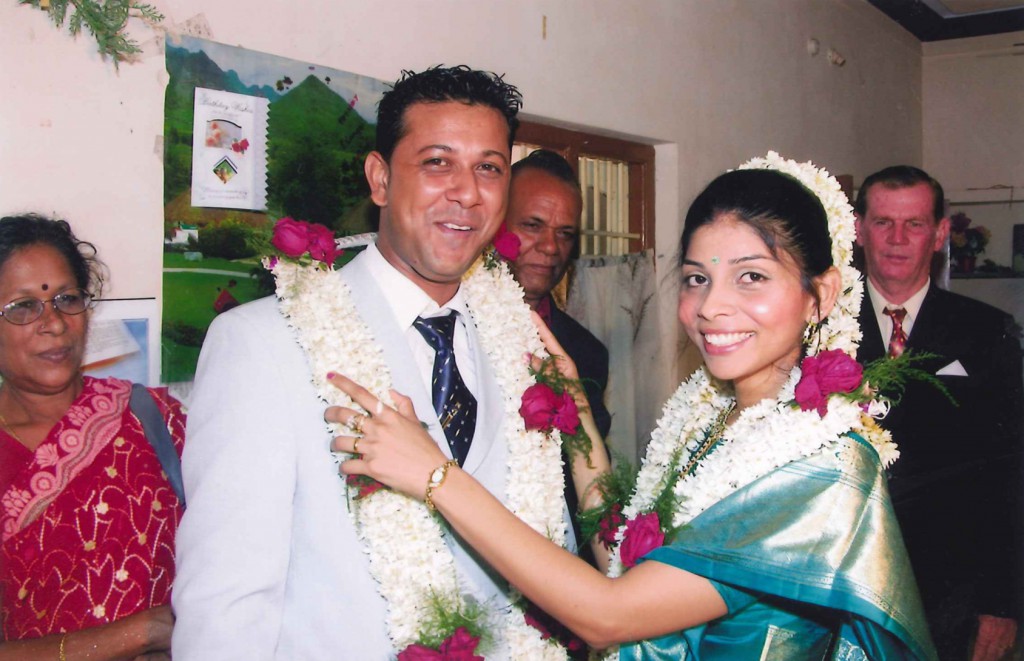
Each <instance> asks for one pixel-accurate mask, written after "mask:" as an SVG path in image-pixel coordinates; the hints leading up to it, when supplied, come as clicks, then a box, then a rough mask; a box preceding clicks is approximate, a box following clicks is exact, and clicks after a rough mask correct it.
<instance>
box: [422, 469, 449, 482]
mask: <svg viewBox="0 0 1024 661" xmlns="http://www.w3.org/2000/svg"><path fill="white" fill-rule="evenodd" d="M421 479H422V478H421ZM443 479H444V466H441V467H440V468H435V469H434V472H433V473H431V474H430V483H431V484H439V483H440V482H441V480H443Z"/></svg>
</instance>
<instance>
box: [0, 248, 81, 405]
mask: <svg viewBox="0 0 1024 661" xmlns="http://www.w3.org/2000/svg"><path fill="white" fill-rule="evenodd" d="M78 286H79V283H78V282H77V281H76V280H75V276H74V274H73V273H72V272H71V267H70V266H69V265H68V262H67V260H66V259H65V258H64V256H63V255H62V254H61V253H60V252H59V251H58V250H57V249H56V248H53V247H52V246H49V245H47V244H42V243H37V244H32V245H28V246H26V247H24V248H21V249H19V250H17V251H15V252H14V253H12V254H11V256H10V257H9V258H8V259H7V261H6V262H4V264H3V266H2V267H0V305H7V304H8V303H10V302H11V301H14V300H16V299H19V298H25V297H28V296H31V297H35V298H38V299H40V300H47V299H50V298H52V297H53V296H55V295H57V294H59V293H61V292H64V291H67V290H69V289H75V288H77V287H78ZM88 325H89V313H88V312H85V313H83V314H77V315H68V314H64V313H62V312H58V311H57V310H55V309H54V308H53V305H52V304H50V303H49V302H48V303H47V304H46V305H45V306H44V309H43V314H42V315H41V316H40V317H39V318H38V319H36V320H35V321H33V322H32V323H29V324H25V325H23V326H18V325H15V324H12V323H9V322H8V321H6V320H4V319H0V375H2V376H3V380H4V387H5V388H13V389H16V390H20V391H22V392H26V393H33V394H41V395H53V394H59V393H62V392H65V391H66V390H68V389H71V390H73V391H74V390H77V388H79V387H80V383H81V378H80V370H81V366H82V358H83V357H84V355H85V336H86V330H87V329H88Z"/></svg>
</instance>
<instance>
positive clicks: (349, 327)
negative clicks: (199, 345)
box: [267, 257, 566, 659]
mask: <svg viewBox="0 0 1024 661" xmlns="http://www.w3.org/2000/svg"><path fill="white" fill-rule="evenodd" d="M267 264H268V266H269V267H270V268H271V270H272V271H273V273H274V276H275V278H276V280H277V296H278V298H279V300H280V310H281V313H282V314H283V315H284V316H285V317H286V318H287V320H288V324H289V326H290V327H291V328H292V329H293V330H294V331H295V334H296V339H297V341H298V342H299V344H300V346H301V347H302V348H303V349H304V350H305V352H306V355H307V357H308V360H309V363H310V370H311V372H312V375H313V376H312V378H313V383H314V386H315V387H316V389H317V393H318V395H319V396H320V397H321V399H323V400H324V401H325V402H326V403H328V404H330V405H339V406H345V407H353V406H354V404H353V402H352V401H351V400H350V399H349V398H348V397H347V396H346V395H345V394H344V393H342V392H341V391H340V390H338V389H336V388H334V387H333V386H331V385H330V383H329V382H328V381H327V378H326V375H327V373H328V372H329V371H332V370H339V367H341V370H340V371H342V372H343V373H344V374H345V375H346V376H347V377H349V378H351V379H353V380H354V381H356V382H357V383H360V384H361V385H363V386H364V387H366V388H367V389H368V390H369V391H370V392H372V393H373V394H374V395H375V396H377V397H379V398H381V399H382V400H383V401H384V402H385V403H386V404H389V405H390V404H392V402H391V401H390V397H389V396H388V391H389V389H390V388H391V375H390V372H389V371H388V369H387V364H386V361H385V360H384V355H383V352H382V350H381V347H380V346H379V345H378V344H377V343H376V341H375V340H374V338H373V336H372V334H371V332H370V330H369V329H368V328H367V326H366V324H365V323H364V322H363V321H362V319H360V318H359V316H358V314H356V313H355V312H354V306H353V304H352V299H351V294H350V292H349V291H348V287H347V286H346V285H345V283H344V282H343V281H342V279H341V278H340V277H338V276H337V274H336V273H335V272H334V271H333V269H330V268H322V267H320V266H317V265H316V264H315V263H314V264H313V265H302V264H299V263H296V262H294V261H290V260H277V259H273V258H272V259H270V260H268V262H267ZM462 289H463V292H464V293H465V297H466V303H467V306H468V307H469V310H470V315H471V316H472V317H473V321H474V323H475V324H476V327H477V331H478V335H479V338H480V343H481V346H482V347H483V349H484V352H485V353H486V355H487V357H488V359H489V361H490V363H491V365H492V366H493V367H494V371H495V377H496V380H497V382H498V387H499V389H500V391H501V393H502V399H503V405H504V413H505V430H506V431H505V434H506V438H505V440H506V443H507V446H508V452H507V456H508V471H507V479H506V499H505V500H506V503H507V505H508V507H509V509H510V510H511V511H512V512H513V513H515V514H516V516H518V517H519V518H520V519H522V520H523V521H524V522H526V523H527V524H528V525H530V527H532V528H533V529H534V530H537V531H538V532H540V533H541V534H543V535H545V536H547V537H548V538H549V539H550V540H551V541H552V542H554V543H556V544H559V545H561V546H564V545H565V528H564V522H563V517H562V515H563V505H562V502H563V501H562V490H563V481H562V469H561V450H560V442H559V441H560V439H559V436H558V432H557V431H552V432H548V433H545V432H542V431H539V430H527V429H526V428H525V424H524V422H523V419H522V417H521V416H520V415H519V412H518V409H519V406H520V402H521V395H522V393H523V391H525V390H526V389H527V388H528V387H529V386H531V385H532V384H533V383H534V378H533V377H532V376H531V374H530V372H529V369H528V366H527V365H526V364H524V362H523V358H522V356H523V355H524V353H526V352H529V353H533V354H535V355H543V354H544V349H543V345H542V343H541V341H540V337H539V336H538V334H537V331H536V329H535V328H534V326H533V323H532V321H531V319H530V313H529V308H528V307H527V306H526V304H525V303H524V302H523V294H522V290H521V289H520V287H519V285H518V284H516V282H515V280H513V279H512V276H511V274H510V273H509V270H508V267H507V265H506V264H505V263H504V262H500V261H497V260H495V259H494V258H493V257H491V258H490V259H484V258H481V259H480V260H478V261H477V262H476V263H475V264H474V265H473V266H472V267H471V268H470V270H469V271H468V272H467V274H466V275H465V276H464V278H463V281H462ZM341 431H342V428H339V427H337V426H334V427H333V428H332V429H331V432H332V433H334V434H337V433H341ZM346 433H350V432H347V431H346ZM352 495H353V498H352V500H351V502H352V506H351V507H350V512H351V514H352V516H353V519H354V521H355V524H356V529H357V531H358V533H359V535H360V538H361V539H362V540H363V542H364V545H365V551H366V553H367V554H368V556H369V559H370V571H371V574H372V575H373V577H374V579H375V580H376V581H377V584H378V589H379V592H380V594H381V596H382V597H383V598H384V599H385V600H386V601H387V603H388V617H387V625H388V631H389V635H390V637H391V640H392V642H393V644H394V646H395V648H396V649H398V650H402V649H404V648H406V647H408V646H410V645H413V644H416V643H418V642H419V641H421V640H423V639H424V637H425V636H426V635H427V633H428V632H426V631H425V630H426V629H429V628H430V626H431V625H432V622H433V618H434V616H435V612H436V609H437V608H442V609H445V610H448V611H452V612H455V611H462V610H463V609H466V608H467V607H468V606H469V602H468V600H467V599H466V598H465V597H464V596H463V595H462V594H461V592H460V590H459V587H458V576H457V573H456V570H455V563H454V559H453V557H452V554H451V551H450V550H449V548H448V546H447V544H446V543H445V539H444V535H445V531H444V529H443V528H442V525H441V523H440V519H439V518H438V517H437V516H435V515H433V514H431V513H430V512H429V511H428V510H427V508H426V506H425V505H424V504H423V503H421V502H419V501H417V500H414V499H412V498H409V497H407V496H404V495H401V494H398V493H396V492H393V491H391V490H389V489H380V490H377V491H374V492H373V493H372V496H367V497H362V496H361V495H360V494H358V493H355V490H353V492H352ZM511 599H512V603H513V607H512V608H511V609H509V611H508V612H506V613H503V614H501V615H500V616H498V617H499V621H498V622H497V623H496V624H497V628H498V629H500V630H501V633H502V636H503V638H504V640H505V643H506V644H507V646H508V649H509V651H510V655H511V658H516V659H519V658H522V659H526V658H528V659H565V658H566V653H565V649H564V648H562V647H561V646H560V645H558V644H557V643H555V642H554V641H553V640H543V639H542V638H541V636H540V633H539V632H538V630H537V629H535V628H533V627H532V626H530V625H529V624H527V622H526V620H525V618H524V610H523V609H524V606H525V600H524V599H523V598H522V596H521V595H519V594H518V593H512V594H511ZM429 633H435V634H436V632H429ZM444 633H445V635H448V634H452V633H453V632H444Z"/></svg>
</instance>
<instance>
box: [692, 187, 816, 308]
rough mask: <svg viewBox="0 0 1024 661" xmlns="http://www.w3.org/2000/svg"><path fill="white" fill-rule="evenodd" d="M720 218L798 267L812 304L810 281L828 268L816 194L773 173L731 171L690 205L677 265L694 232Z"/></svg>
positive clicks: (813, 294)
mask: <svg viewBox="0 0 1024 661" xmlns="http://www.w3.org/2000/svg"><path fill="white" fill-rule="evenodd" d="M723 214H732V215H734V216H735V217H736V218H737V220H739V221H740V222H742V223H744V224H746V225H748V226H750V227H751V228H752V229H753V230H754V231H755V232H757V234H758V236H760V237H761V240H762V241H764V243H765V245H766V246H768V250H770V251H771V253H772V255H773V256H775V257H778V255H779V250H782V251H785V252H786V253H788V254H789V255H790V256H791V257H792V258H793V260H794V261H795V262H796V264H797V266H798V267H799V269H800V274H801V282H802V284H803V288H804V290H805V291H807V292H808V293H810V294H811V295H812V296H814V297H815V300H817V291H816V290H815V288H814V286H813V282H812V279H813V278H814V277H815V276H819V275H821V274H822V273H824V272H825V271H827V270H828V269H829V267H830V266H832V239H831V237H830V236H829V233H828V215H827V214H826V213H825V208H824V207H823V206H822V205H821V200H819V199H818V196H817V195H815V194H814V193H812V192H811V191H809V190H807V188H806V187H805V186H804V185H803V184H801V183H800V182H799V181H797V180H796V179H794V178H793V177H791V176H789V175H787V174H783V173H781V172H778V171H776V170H734V171H732V172H726V173H725V174H723V175H721V176H720V177H718V178H717V179H715V180H714V181H712V182H711V183H710V184H708V187H707V188H705V189H704V191H703V192H702V193H701V194H700V195H698V196H697V199H695V200H694V201H693V204H691V205H690V210H689V211H688V212H687V214H686V222H685V224H684V226H683V236H682V237H681V238H680V240H679V263H680V265H682V263H683V260H684V259H685V258H686V251H687V249H688V248H689V247H690V241H691V239H693V234H694V232H696V231H697V230H698V229H700V228H701V227H703V226H705V225H708V224H710V223H712V222H714V220H715V219H717V218H718V217H719V216H721V215H723Z"/></svg>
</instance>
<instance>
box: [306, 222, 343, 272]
mask: <svg viewBox="0 0 1024 661" xmlns="http://www.w3.org/2000/svg"><path fill="white" fill-rule="evenodd" d="M308 229H309V256H310V257H312V258H313V259H315V260H316V261H318V262H323V263H324V264H327V265H328V266H329V265H331V264H333V263H334V260H335V259H337V258H338V255H340V254H341V251H340V250H338V247H337V244H335V243H334V232H332V231H331V230H329V229H328V228H326V227H324V226H323V225H318V224H316V223H310V224H309V228H308Z"/></svg>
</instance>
